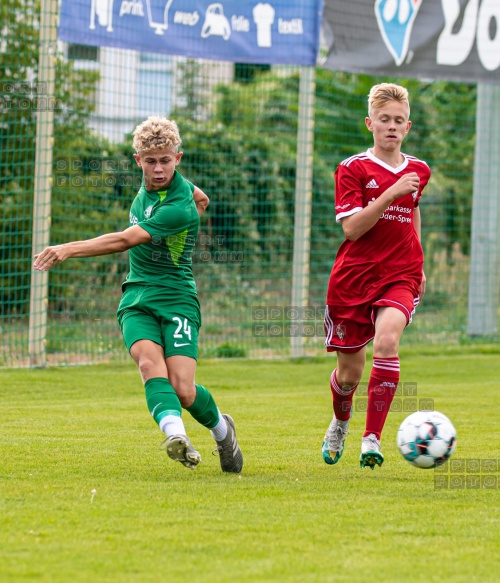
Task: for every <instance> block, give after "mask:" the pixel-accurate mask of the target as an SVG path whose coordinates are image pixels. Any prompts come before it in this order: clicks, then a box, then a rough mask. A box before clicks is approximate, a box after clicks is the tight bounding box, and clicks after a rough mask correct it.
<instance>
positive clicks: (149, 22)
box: [59, 0, 323, 65]
mask: <svg viewBox="0 0 500 583" xmlns="http://www.w3.org/2000/svg"><path fill="white" fill-rule="evenodd" d="M322 10H323V0H309V1H308V2H304V0H270V1H268V2H260V1H259V0H252V1H247V0H239V1H231V0H225V1H224V0H223V1H221V2H209V1H207V0H205V1H204V0H62V2H61V10H60V22H59V38H60V39H61V40H63V41H67V42H71V43H78V44H84V45H92V46H108V47H120V48H125V49H134V50H138V51H142V52H153V53H167V54H174V55H184V56H186V57H193V58H205V59H213V60H221V61H232V62H238V63H258V64H296V65H315V64H316V58H317V54H318V47H319V35H320V28H321V17H322Z"/></svg>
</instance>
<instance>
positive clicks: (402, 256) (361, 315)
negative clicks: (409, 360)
mask: <svg viewBox="0 0 500 583" xmlns="http://www.w3.org/2000/svg"><path fill="white" fill-rule="evenodd" d="M409 116H410V105H409V101H408V91H407V90H406V89H405V88H404V87H401V86H399V85H394V84H391V83H381V84H380V85H375V86H374V87H372V89H371V91H370V94H369V97H368V117H367V118H366V119H365V123H366V127H367V128H368V130H369V131H370V132H371V133H372V134H373V142H374V146H373V148H371V149H369V150H367V151H366V152H364V153H362V154H358V155H356V156H351V157H350V158H348V159H347V160H344V161H343V162H342V163H341V164H340V165H339V166H338V168H337V170H336V171H335V212H336V220H337V222H340V223H341V225H342V229H343V231H344V234H345V236H346V239H345V240H344V242H343V243H342V244H341V246H340V248H339V250H338V253H337V256H336V258H335V263H334V265H333V268H332V272H331V275H330V282H329V285H328V293H327V299H326V304H327V305H326V310H325V332H326V341H325V346H326V348H327V350H328V351H329V352H332V351H336V352H337V368H336V369H335V370H334V371H333V372H332V375H331V377H330V388H331V391H332V395H333V412H334V415H333V419H332V422H331V423H330V426H329V427H328V430H327V432H326V435H325V438H324V441H323V446H322V455H323V459H324V461H325V462H326V463H327V464H335V463H337V462H338V461H339V459H340V458H341V456H342V452H343V450H344V441H345V438H346V436H347V434H348V426H349V419H350V416H351V408H352V399H353V395H354V392H355V391H356V388H357V386H358V383H359V381H360V380H361V376H362V374H363V369H364V366H365V361H366V346H367V344H368V343H369V342H370V341H371V340H373V367H372V370H371V374H370V379H369V382H368V404H367V414H366V426H365V432H364V435H363V438H362V442H361V457H360V465H361V467H365V466H369V467H370V468H371V469H373V468H374V467H375V465H379V466H380V465H382V462H383V461H384V456H383V455H382V452H381V451H380V436H381V433H382V429H383V427H384V423H385V420H386V418H387V413H388V412H389V408H390V405H391V402H392V399H393V397H394V394H395V392H396V389H397V385H398V382H399V357H398V347H399V341H400V338H401V335H402V333H403V330H404V329H405V327H406V326H407V325H408V324H409V323H410V322H411V318H412V314H413V312H414V311H415V307H416V306H417V304H418V303H419V301H420V298H421V297H422V295H423V293H424V291H425V275H424V272H423V263H424V256H423V251H422V245H421V244H420V209H419V207H418V203H419V200H420V196H421V194H422V190H423V189H424V187H425V185H426V184H427V182H428V181H429V177H430V174H431V171H430V169H429V167H428V166H427V164H426V163H425V162H423V161H421V160H418V159H417V158H414V157H413V156H408V155H406V154H403V153H402V152H401V144H402V142H403V139H404V138H405V136H406V134H407V133H408V132H409V131H410V128H411V121H409Z"/></svg>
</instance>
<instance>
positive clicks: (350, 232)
mask: <svg viewBox="0 0 500 583" xmlns="http://www.w3.org/2000/svg"><path fill="white" fill-rule="evenodd" d="M342 228H343V230H344V235H345V238H346V239H347V240H349V241H356V240H357V239H359V237H360V235H359V233H358V232H357V231H356V230H355V229H352V228H349V226H348V225H342Z"/></svg>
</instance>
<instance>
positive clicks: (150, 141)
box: [132, 115, 182, 154]
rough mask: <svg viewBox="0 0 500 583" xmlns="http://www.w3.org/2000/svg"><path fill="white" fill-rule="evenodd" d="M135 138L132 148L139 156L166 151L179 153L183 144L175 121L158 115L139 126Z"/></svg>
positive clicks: (135, 131)
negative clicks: (155, 151)
mask: <svg viewBox="0 0 500 583" xmlns="http://www.w3.org/2000/svg"><path fill="white" fill-rule="evenodd" d="M133 136H134V140H133V142H132V147H133V148H134V150H135V151H136V152H137V153H138V154H143V153H145V152H152V151H154V150H164V149H172V150H175V151H176V152H178V151H179V147H180V145H181V143H182V140H181V136H180V134H179V128H178V127H177V124H176V123H175V121H172V120H170V119H167V118H166V117H159V116H156V115H152V116H150V117H148V119H147V120H145V121H143V122H142V123H141V124H139V125H138V126H137V127H136V128H135V130H134V134H133Z"/></svg>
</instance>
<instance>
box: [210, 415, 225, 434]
mask: <svg viewBox="0 0 500 583" xmlns="http://www.w3.org/2000/svg"><path fill="white" fill-rule="evenodd" d="M217 411H218V412H219V421H218V423H217V425H216V426H215V427H212V429H210V434H211V435H212V437H213V438H214V439H215V441H222V440H223V439H225V437H226V435H227V422H226V420H225V419H224V417H223V416H222V415H221V414H220V411H219V409H217Z"/></svg>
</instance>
